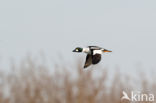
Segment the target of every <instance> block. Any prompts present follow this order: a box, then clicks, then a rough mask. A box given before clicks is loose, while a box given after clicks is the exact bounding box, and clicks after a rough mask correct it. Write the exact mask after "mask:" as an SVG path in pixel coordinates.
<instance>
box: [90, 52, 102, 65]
mask: <svg viewBox="0 0 156 103" xmlns="http://www.w3.org/2000/svg"><path fill="white" fill-rule="evenodd" d="M100 61H101V54H95V55H92V64H97V63H99V62H100Z"/></svg>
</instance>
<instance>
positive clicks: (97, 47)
mask: <svg viewBox="0 0 156 103" xmlns="http://www.w3.org/2000/svg"><path fill="white" fill-rule="evenodd" d="M88 47H89V48H90V49H93V50H99V49H102V48H101V47H99V46H88Z"/></svg>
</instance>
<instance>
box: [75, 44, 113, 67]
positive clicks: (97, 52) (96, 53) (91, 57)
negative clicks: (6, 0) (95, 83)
mask: <svg viewBox="0 0 156 103" xmlns="http://www.w3.org/2000/svg"><path fill="white" fill-rule="evenodd" d="M73 52H77V53H82V52H83V53H86V54H87V56H86V61H85V64H84V68H87V67H89V66H90V65H92V64H93V65H95V64H98V63H99V62H100V61H101V55H102V54H103V53H105V52H112V51H111V50H107V49H105V48H102V47H99V46H88V47H85V48H84V47H76V48H75V49H74V50H73Z"/></svg>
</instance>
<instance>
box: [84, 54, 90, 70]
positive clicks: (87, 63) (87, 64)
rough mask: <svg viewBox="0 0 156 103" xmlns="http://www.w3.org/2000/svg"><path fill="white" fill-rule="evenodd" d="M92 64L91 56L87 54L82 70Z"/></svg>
mask: <svg viewBox="0 0 156 103" xmlns="http://www.w3.org/2000/svg"><path fill="white" fill-rule="evenodd" d="M91 64H92V56H91V54H87V56H86V62H85V65H84V68H87V67H88V66H90V65H91Z"/></svg>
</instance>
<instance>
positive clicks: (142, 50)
mask: <svg viewBox="0 0 156 103" xmlns="http://www.w3.org/2000/svg"><path fill="white" fill-rule="evenodd" d="M0 37H1V38H0V55H1V57H2V59H4V61H5V62H6V60H7V59H8V58H9V57H14V58H17V59H18V58H22V57H23V56H25V55H26V53H27V52H31V53H32V55H37V54H39V51H40V50H43V51H44V52H45V55H46V56H47V57H48V58H50V59H51V58H52V59H53V60H54V61H59V60H60V57H59V56H58V55H59V54H61V55H62V57H63V58H64V60H63V61H65V62H69V63H70V62H71V63H74V61H76V60H77V58H79V56H80V57H82V59H83V61H84V59H85V55H84V54H75V53H73V52H72V50H73V49H74V48H75V47H77V46H80V47H81V46H82V47H83V46H84V47H85V46H88V45H97V46H101V47H104V48H106V49H110V50H112V51H113V52H112V53H109V54H104V55H103V59H102V61H101V63H100V64H99V65H100V66H103V67H105V66H109V67H111V66H113V67H114V66H116V65H118V66H120V67H121V68H123V69H125V70H126V71H127V72H128V71H130V70H131V69H132V68H133V67H135V65H136V64H141V65H142V66H143V67H144V70H149V69H150V68H156V54H155V53H156V46H155V44H156V1H155V0H1V1H0ZM61 61H62V59H61Z"/></svg>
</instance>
